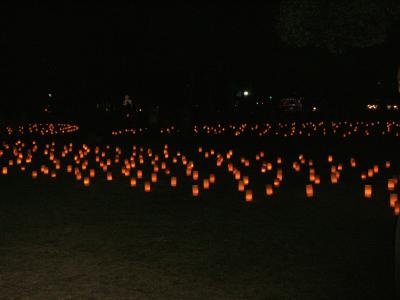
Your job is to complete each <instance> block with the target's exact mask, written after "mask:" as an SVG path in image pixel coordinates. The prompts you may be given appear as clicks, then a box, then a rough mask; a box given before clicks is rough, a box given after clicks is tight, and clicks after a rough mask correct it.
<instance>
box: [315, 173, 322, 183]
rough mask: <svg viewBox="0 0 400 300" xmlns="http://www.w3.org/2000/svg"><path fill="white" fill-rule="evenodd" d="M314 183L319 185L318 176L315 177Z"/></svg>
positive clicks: (319, 179)
mask: <svg viewBox="0 0 400 300" xmlns="http://www.w3.org/2000/svg"><path fill="white" fill-rule="evenodd" d="M314 183H315V184H320V183H321V178H320V177H319V175H315V180H314Z"/></svg>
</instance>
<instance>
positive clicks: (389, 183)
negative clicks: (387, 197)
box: [387, 179, 395, 191]
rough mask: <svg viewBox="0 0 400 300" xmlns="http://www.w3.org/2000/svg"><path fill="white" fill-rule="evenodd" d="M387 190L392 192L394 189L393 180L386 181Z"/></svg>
mask: <svg viewBox="0 0 400 300" xmlns="http://www.w3.org/2000/svg"><path fill="white" fill-rule="evenodd" d="M387 188H388V190H389V191H393V190H394V188H395V182H394V180H393V179H388V183H387Z"/></svg>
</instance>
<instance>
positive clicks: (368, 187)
mask: <svg viewBox="0 0 400 300" xmlns="http://www.w3.org/2000/svg"><path fill="white" fill-rule="evenodd" d="M364 196H365V198H371V197H372V186H371V185H369V184H366V185H365V186H364Z"/></svg>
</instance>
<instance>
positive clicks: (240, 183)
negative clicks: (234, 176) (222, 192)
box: [238, 180, 245, 192]
mask: <svg viewBox="0 0 400 300" xmlns="http://www.w3.org/2000/svg"><path fill="white" fill-rule="evenodd" d="M244 187H245V185H244V183H243V181H242V180H239V182H238V191H239V192H244Z"/></svg>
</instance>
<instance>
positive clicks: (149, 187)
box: [144, 181, 151, 193]
mask: <svg viewBox="0 0 400 300" xmlns="http://www.w3.org/2000/svg"><path fill="white" fill-rule="evenodd" d="M144 191H145V192H146V193H147V192H150V191H151V185H150V182H148V181H146V182H145V183H144Z"/></svg>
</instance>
